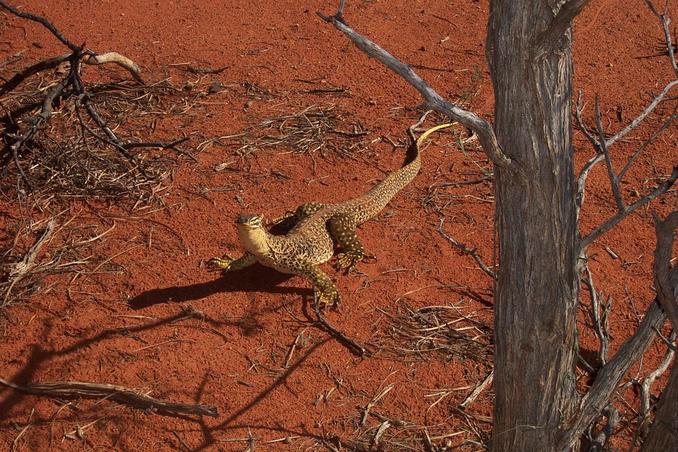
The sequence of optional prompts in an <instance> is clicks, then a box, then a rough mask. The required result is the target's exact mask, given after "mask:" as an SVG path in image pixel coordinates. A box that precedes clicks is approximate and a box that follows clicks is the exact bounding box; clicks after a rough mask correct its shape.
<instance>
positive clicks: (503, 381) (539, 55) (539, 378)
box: [318, 0, 678, 452]
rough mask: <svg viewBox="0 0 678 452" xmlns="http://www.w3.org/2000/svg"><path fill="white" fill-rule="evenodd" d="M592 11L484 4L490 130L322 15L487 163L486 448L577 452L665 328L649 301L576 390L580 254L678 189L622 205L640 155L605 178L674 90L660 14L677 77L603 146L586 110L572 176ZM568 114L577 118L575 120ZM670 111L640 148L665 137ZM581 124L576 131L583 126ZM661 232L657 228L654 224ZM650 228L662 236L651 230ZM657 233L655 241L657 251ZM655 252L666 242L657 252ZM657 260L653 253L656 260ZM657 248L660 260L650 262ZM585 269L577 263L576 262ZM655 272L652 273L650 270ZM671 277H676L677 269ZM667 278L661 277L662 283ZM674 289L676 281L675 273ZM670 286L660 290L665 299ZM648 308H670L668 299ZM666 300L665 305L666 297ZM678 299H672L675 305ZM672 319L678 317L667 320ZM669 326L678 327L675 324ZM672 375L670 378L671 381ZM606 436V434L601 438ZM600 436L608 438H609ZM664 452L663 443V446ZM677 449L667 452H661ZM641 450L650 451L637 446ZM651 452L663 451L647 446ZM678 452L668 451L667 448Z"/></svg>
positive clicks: (551, 4)
mask: <svg viewBox="0 0 678 452" xmlns="http://www.w3.org/2000/svg"><path fill="white" fill-rule="evenodd" d="M588 2H589V0H547V1H544V0H492V1H490V20H489V24H488V35H487V59H488V63H489V66H490V73H491V76H492V82H493V85H494V93H495V123H494V124H491V123H490V122H488V121H487V120H485V119H483V118H481V117H479V116H478V115H476V114H474V113H473V112H470V111H467V110H465V109H464V108H462V107H460V106H457V105H454V104H453V103H450V102H449V101H447V100H445V99H444V98H442V97H441V96H440V95H439V94H438V93H437V92H435V90H433V89H432V88H431V87H430V86H429V85H428V84H427V83H426V82H425V81H424V80H423V79H422V78H421V77H419V76H418V75H417V74H416V73H415V72H414V71H413V70H412V68H411V67H409V66H408V65H406V64H404V63H402V62H401V61H400V60H398V59H397V58H395V57H394V56H393V55H391V54H389V53H388V52H387V51H386V50H384V49H382V48H381V47H380V46H379V45H378V44H376V43H374V42H372V41H370V40H369V39H368V38H365V37H364V36H362V35H360V34H359V33H357V32H356V31H355V30H353V29H352V28H351V27H350V26H349V25H348V23H347V22H346V20H345V19H344V17H343V10H344V3H345V2H344V0H340V2H339V8H338V10H337V13H336V14H335V15H333V16H325V15H323V14H322V13H318V14H319V16H320V17H321V18H322V19H323V20H325V21H327V22H329V23H331V24H333V25H334V26H335V27H336V28H337V29H338V30H340V31H341V32H342V33H344V34H345V35H346V36H348V37H349V38H350V39H351V40H352V41H353V42H354V43H355V44H356V45H357V46H358V47H359V48H360V49H361V50H362V51H364V52H365V53H367V54H368V55H369V56H371V57H373V58H376V59H377V60H379V61H380V62H381V63H382V64H384V65H386V66H387V67H389V68H390V69H391V70H393V71H394V72H396V73H397V74H399V75H400V76H401V77H403V78H404V79H405V80H407V81H408V82H409V83H410V84H411V85H412V86H413V87H414V88H416V89H417V91H419V93H420V94H421V95H422V97H423V98H424V100H425V102H426V105H427V106H428V107H430V108H432V109H435V110H437V111H439V112H441V113H444V114H446V115H448V116H449V117H450V118H452V119H453V120H455V121H458V122H459V123H461V124H464V125H465V126H467V127H469V128H471V129H472V130H473V131H474V132H475V133H477V135H478V139H479V141H480V143H481V145H482V146H483V149H484V150H485V152H486V154H487V156H488V158H490V160H491V161H492V162H493V163H494V164H495V172H496V183H495V189H496V200H497V205H496V217H497V228H498V237H499V262H500V269H499V272H498V275H497V279H496V285H495V305H494V306H495V357H494V359H495V368H494V369H495V372H494V389H495V408H494V426H493V427H494V428H493V432H492V450H494V451H501V452H504V451H537V450H538V451H542V450H558V451H561V450H571V449H577V448H578V443H579V440H580V438H581V437H582V435H583V434H584V432H585V431H586V430H587V428H589V426H591V425H592V424H594V423H595V422H596V420H597V419H598V418H599V416H600V415H601V413H603V411H604V410H605V408H606V407H607V406H608V405H609V404H610V401H611V398H612V396H613V394H614V392H615V390H616V388H617V386H618V384H619V382H620V381H621V379H622V378H623V376H624V375H625V374H626V373H627V372H628V370H629V368H630V367H631V365H632V364H633V363H634V362H636V361H637V360H638V359H639V358H640V357H641V356H642V354H643V353H644V351H645V350H646V348H647V347H648V346H649V345H650V344H651V343H652V341H653V340H654V338H655V336H656V331H657V330H658V329H660V328H661V326H662V325H663V324H664V322H665V319H666V313H665V312H664V311H663V310H662V308H660V307H659V304H658V302H654V303H651V304H650V305H649V307H648V309H647V311H646V313H645V316H644V318H643V320H642V321H641V322H640V324H639V325H638V328H637V330H636V331H635V333H634V334H633V335H632V336H631V337H630V338H629V339H627V340H626V341H625V342H624V343H623V344H621V346H620V347H619V349H618V351H617V353H615V355H614V356H613V357H612V359H610V360H609V361H608V362H607V363H606V364H605V365H604V366H603V367H601V368H600V369H598V372H597V375H596V378H595V380H594V381H593V383H592V384H591V387H590V388H589V390H588V391H587V392H586V393H584V394H582V395H580V394H579V393H578V392H577V390H576V387H575V365H576V360H577V357H578V353H577V328H576V322H575V320H576V313H577V309H578V302H579V278H580V274H579V272H578V270H580V267H581V268H583V267H585V266H580V265H579V263H580V262H578V259H584V258H585V257H586V247H587V246H588V245H589V244H590V243H591V242H592V241H593V240H595V239H596V238H598V237H600V236H601V235H602V234H604V233H605V232H607V231H608V230H610V229H611V228H613V227H614V226H615V225H616V224H617V223H619V221H621V220H622V219H623V218H625V217H626V216H627V215H629V214H631V213H632V212H633V211H635V210H636V209H638V208H639V207H641V206H643V205H646V204H647V203H649V202H650V201H651V200H652V199H654V198H656V197H657V196H659V195H661V194H663V193H666V192H667V190H668V189H669V188H671V187H672V185H673V184H674V183H675V181H676V180H677V179H678V166H674V169H673V172H672V174H671V176H669V178H668V179H666V180H665V181H664V182H663V183H662V184H659V185H658V186H657V188H655V189H654V190H652V191H651V192H649V193H647V194H646V195H645V196H643V197H642V198H641V199H639V200H637V201H635V202H633V203H632V204H629V205H626V204H625V202H624V200H623V196H622V195H621V193H620V191H619V181H620V179H621V178H622V175H623V173H624V172H625V171H626V169H627V168H628V166H629V165H631V163H632V162H633V160H634V159H635V157H636V155H637V153H638V152H640V151H642V150H643V149H644V147H645V144H643V145H641V146H640V148H638V150H637V153H636V154H634V156H633V157H631V158H630V159H629V161H628V162H627V165H626V166H625V167H624V169H623V170H622V171H621V172H620V174H615V172H614V168H612V166H611V164H610V162H609V160H608V158H609V157H608V155H609V154H608V153H607V149H608V147H609V146H610V145H612V144H613V143H614V142H615V141H617V140H618V139H620V138H621V137H623V136H624V135H626V134H627V133H628V132H630V131H631V130H633V129H634V128H635V127H636V126H637V125H638V124H639V123H641V122H642V121H643V120H644V118H646V117H647V115H648V114H650V113H651V112H652V111H653V110H654V108H655V107H656V106H657V105H658V104H659V103H661V102H662V101H663V100H664V99H666V98H667V97H666V96H667V94H668V93H669V92H670V91H671V89H673V88H674V87H676V86H678V64H676V60H675V57H674V52H673V46H672V41H671V35H670V33H669V28H668V26H669V20H668V15H667V13H666V11H664V12H663V13H659V12H658V11H657V10H656V9H655V8H654V6H653V5H652V3H651V2H650V1H649V0H646V3H647V5H648V7H649V8H650V10H651V11H652V12H653V13H654V14H655V15H656V16H657V17H658V18H659V19H660V22H661V24H662V27H663V29H664V35H665V39H666V45H667V54H668V56H669V60H670V62H671V66H672V68H673V70H674V72H675V75H676V78H675V79H674V80H671V81H669V82H668V83H667V85H666V86H665V88H664V89H663V90H662V92H661V93H660V94H658V95H657V96H656V97H655V99H654V100H653V101H652V102H651V103H650V104H649V105H648V106H647V107H646V108H645V109H644V110H643V111H642V112H641V113H640V114H639V115H638V117H636V118H635V119H634V120H633V121H631V122H630V123H629V124H628V125H627V126H626V127H625V128H624V129H622V130H621V131H619V132H617V133H616V134H615V135H614V136H612V137H610V138H606V136H605V133H604V130H603V129H602V125H601V121H600V113H599V110H598V109H596V119H597V129H598V132H599V136H598V138H596V137H595V136H593V135H592V134H591V132H590V131H588V130H587V129H586V127H585V126H583V123H582V125H580V128H583V129H584V130H583V132H584V134H585V135H586V136H587V138H588V139H589V141H591V143H592V144H593V147H594V149H595V150H596V155H594V157H593V158H592V159H591V160H590V161H589V162H588V163H587V164H586V165H585V167H584V168H583V169H582V172H581V173H580V176H579V177H575V174H574V167H573V149H572V124H571V117H572V105H571V104H572V42H571V37H572V35H571V30H570V27H571V24H572V20H573V19H574V18H575V17H576V16H577V15H578V14H579V13H580V12H581V11H582V9H583V8H584V7H585V6H586V4H587V3H588ZM580 113H581V111H580V109H579V108H578V109H577V118H578V120H579V118H580ZM677 118H678V116H677V115H676V114H675V113H674V114H673V115H670V117H669V118H667V119H666V120H665V122H664V123H663V125H662V126H661V127H660V128H659V129H658V130H657V131H656V132H655V134H653V137H654V138H652V137H651V138H650V139H649V141H647V142H646V143H649V142H651V141H652V140H654V139H655V138H656V135H657V134H659V133H661V131H663V130H665V129H666V128H667V127H669V126H670V125H671V124H672V123H673V122H674V121H675V120H676V119H677ZM580 122H581V121H580ZM603 160H605V161H606V164H607V166H608V175H609V177H610V182H611V185H612V189H613V192H614V194H615V201H616V203H617V208H618V211H617V213H616V214H615V215H614V216H612V217H611V218H610V219H608V220H607V221H605V222H604V223H603V224H601V225H600V226H598V227H597V228H596V229H594V230H593V231H592V232H590V233H589V234H588V235H587V236H585V237H583V238H581V237H580V236H579V231H578V224H577V215H578V208H579V205H578V203H582V202H583V199H584V188H585V181H586V176H587V174H588V173H589V171H590V170H591V168H593V166H595V165H596V164H597V163H599V162H601V161H603ZM676 216H678V214H676V213H674V214H671V218H673V220H671V224H672V225H673V226H672V227H673V229H671V231H669V232H664V233H662V234H659V232H658V236H657V237H658V246H657V253H656V256H661V259H658V258H656V262H660V261H661V262H663V263H664V264H663V266H659V267H657V266H656V268H661V269H662V271H663V272H664V274H666V273H667V272H668V271H669V268H670V262H669V261H670V258H667V254H666V253H668V256H669V257H670V252H671V244H670V243H669V244H668V245H666V243H668V240H669V238H671V237H672V235H671V234H673V230H674V229H676V227H678V225H676V223H678V219H677V218H675V217H676ZM662 224H665V223H662ZM667 227H668V226H667ZM658 231H659V229H658ZM660 236H661V237H662V239H661V240H660ZM660 242H666V243H664V244H663V245H662V243H660ZM661 250H663V251H661ZM660 251H661V252H660ZM582 262H583V261H582ZM655 271H656V270H655ZM674 273H675V272H674ZM660 279H661V281H666V279H667V278H666V277H662V278H660ZM675 279H678V276H676V278H675ZM655 285H657V286H662V287H664V289H662V291H661V293H664V292H667V291H669V290H674V291H676V290H678V282H676V281H674V279H672V282H671V283H668V282H666V283H663V285H660V284H658V283H656V284H655ZM668 288H670V289H668ZM660 295H661V294H660V293H659V292H658V300H659V301H661V302H662V307H663V308H664V309H666V306H668V305H667V303H665V302H664V299H665V298H669V297H668V296H666V295H665V294H664V295H663V296H660ZM674 298H675V295H674ZM673 302H674V301H672V303H673ZM675 314H676V318H677V319H678V307H676V310H675ZM674 323H675V324H676V325H678V320H676V322H674ZM675 373H677V372H675V369H674V374H675ZM677 380H678V379H677V378H675V376H673V375H672V378H671V381H670V386H671V387H669V388H667V390H666V391H665V395H664V397H662V400H667V402H663V401H662V406H661V407H660V409H659V411H658V414H657V421H658V422H660V423H661V424H662V425H664V426H667V428H664V429H663V430H662V429H660V428H659V427H658V426H657V428H656V429H655V430H653V432H655V431H656V432H658V433H659V434H660V435H663V436H664V437H665V438H664V439H662V441H664V442H662V443H658V444H662V445H669V446H668V447H669V448H668V449H665V450H674V449H675V448H676V447H677V446H678V444H677V443H678V437H677V436H676V435H673V436H671V430H670V429H671V428H673V429H674V430H673V431H674V432H675V425H674V424H673V423H675V422H678V421H676V414H675V400H676V397H678V388H677V387H676V386H675V385H676V384H678V381H677ZM606 435H607V434H606ZM606 435H604V436H606ZM662 447H663V446H662ZM671 448H673V449H671ZM646 450H651V449H647V448H646ZM657 450H660V449H657ZM676 450H678V449H676Z"/></svg>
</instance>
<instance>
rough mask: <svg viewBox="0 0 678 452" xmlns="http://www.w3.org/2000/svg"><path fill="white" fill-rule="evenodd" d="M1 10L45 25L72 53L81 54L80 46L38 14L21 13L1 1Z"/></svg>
mask: <svg viewBox="0 0 678 452" xmlns="http://www.w3.org/2000/svg"><path fill="white" fill-rule="evenodd" d="M0 8H3V9H6V10H7V11H9V12H10V13H12V14H14V15H15V16H19V17H21V18H22V19H28V20H32V21H33V22H38V23H39V24H41V25H43V26H44V27H45V28H47V29H48V30H49V31H50V32H51V33H52V34H53V35H54V36H55V37H56V38H57V39H58V40H59V41H61V42H62V43H63V44H64V45H65V46H66V47H68V48H69V49H71V51H73V52H75V53H78V52H80V50H81V49H80V46H77V45H75V44H73V43H72V42H71V41H69V40H68V39H66V37H65V36H64V35H63V34H62V33H61V32H60V31H59V30H58V29H57V28H56V27H55V26H54V25H53V24H52V23H51V22H50V21H48V20H47V19H45V18H44V17H42V16H38V15H37V14H31V13H27V12H23V11H19V10H18V9H16V8H14V7H12V6H10V5H8V4H7V3H5V2H4V1H0Z"/></svg>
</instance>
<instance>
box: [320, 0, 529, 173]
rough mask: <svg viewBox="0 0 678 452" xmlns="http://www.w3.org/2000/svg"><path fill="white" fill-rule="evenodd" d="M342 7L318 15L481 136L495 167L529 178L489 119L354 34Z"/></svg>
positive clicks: (434, 105)
mask: <svg viewBox="0 0 678 452" xmlns="http://www.w3.org/2000/svg"><path fill="white" fill-rule="evenodd" d="M343 8H344V2H343V0H342V1H340V3H339V8H338V10H337V12H336V14H335V15H334V16H326V15H324V14H322V13H320V12H317V13H316V14H317V15H318V16H319V17H320V18H321V19H322V20H324V21H325V22H327V23H330V24H332V25H334V27H335V28H336V29H338V30H339V31H341V32H342V33H344V34H345V35H346V36H347V37H348V38H349V39H350V40H351V41H353V43H354V44H355V45H356V46H357V47H358V48H359V49H360V50H362V51H363V52H365V53H366V54H367V55H368V56H370V57H373V58H375V59H377V61H379V62H380V63H382V64H384V65H385V66H387V67H388V68H389V69H391V70H392V71H394V72H395V73H397V74H398V75H400V76H401V77H402V78H403V79H405V81H407V82H408V83H409V84H410V85H412V86H413V87H414V88H415V89H416V90H417V91H418V92H419V93H420V94H421V96H422V97H423V98H424V100H425V101H426V104H427V106H428V107H429V108H432V109H434V110H436V111H438V112H440V113H443V114H446V115H448V116H449V117H451V118H452V119H453V120H455V121H457V122H459V123H461V124H463V125H464V126H465V127H467V128H469V129H471V130H473V131H474V132H475V133H476V134H477V135H478V140H479V141H480V144H481V145H482V147H483V149H484V150H485V153H486V154H487V156H488V157H489V158H490V160H492V162H493V163H494V164H495V165H497V166H499V167H501V168H505V169H508V170H510V171H512V172H513V173H516V174H518V175H520V176H521V178H522V179H526V178H527V176H526V175H525V174H524V171H523V169H522V168H521V167H520V165H518V163H517V162H515V161H514V160H512V159H511V158H509V157H508V156H507V155H505V154H504V152H503V151H502V150H501V148H500V146H499V143H498V141H497V137H496V135H495V133H494V129H493V127H492V125H491V124H490V123H489V122H488V121H487V120H485V119H483V118H481V117H479V116H478V115H476V114H475V113H473V112H470V111H468V110H465V109H463V108H461V107H459V106H457V105H455V104H453V103H451V102H448V101H447V100H445V99H444V98H442V97H441V96H440V95H439V94H438V93H437V92H436V91H435V90H433V88H431V87H430V86H429V85H428V84H427V83H426V82H425V81H424V80H423V79H422V78H421V77H420V76H419V75H417V74H416V73H415V72H414V71H413V70H412V68H411V67H410V66H408V65H407V64H404V63H402V62H401V61H400V60H398V59H397V58H395V57H394V56H393V55H391V54H390V53H388V52H387V51H386V50H384V49H382V48H381V47H380V46H379V45H377V44H376V43H375V42H373V41H371V40H369V39H368V38H365V37H364V36H362V35H360V34H359V33H357V32H356V31H354V30H353V29H352V28H351V27H349V26H348V25H347V23H346V21H345V20H344V17H343Z"/></svg>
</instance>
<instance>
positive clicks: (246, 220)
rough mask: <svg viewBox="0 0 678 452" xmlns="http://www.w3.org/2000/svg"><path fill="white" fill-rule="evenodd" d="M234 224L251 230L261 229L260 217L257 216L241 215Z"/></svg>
mask: <svg viewBox="0 0 678 452" xmlns="http://www.w3.org/2000/svg"><path fill="white" fill-rule="evenodd" d="M235 222H236V224H242V225H245V226H249V227H251V228H259V227H261V223H262V221H261V217H260V216H259V215H249V214H242V215H240V216H239V217H238V219H237V220H235Z"/></svg>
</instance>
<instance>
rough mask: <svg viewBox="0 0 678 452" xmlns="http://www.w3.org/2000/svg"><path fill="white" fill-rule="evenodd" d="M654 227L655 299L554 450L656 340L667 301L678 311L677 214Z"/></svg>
mask: <svg viewBox="0 0 678 452" xmlns="http://www.w3.org/2000/svg"><path fill="white" fill-rule="evenodd" d="M656 225H657V227H656V232H657V247H656V249H655V262H654V273H655V284H656V285H657V297H656V299H655V301H654V302H653V303H651V304H650V306H649V307H648V309H647V311H646V312H645V317H644V318H643V320H642V322H641V323H640V325H639V326H638V329H637V330H636V332H635V333H634V335H633V336H631V337H630V338H629V339H627V340H626V342H624V343H623V344H622V346H621V347H620V348H619V351H618V352H617V353H616V354H615V355H614V357H613V358H612V359H611V360H610V361H609V362H608V363H607V364H606V365H605V366H603V367H602V368H601V369H600V371H599V372H598V376H597V377H596V379H595V381H594V382H593V384H592V385H591V388H590V389H589V391H588V392H587V393H586V395H585V396H584V397H583V399H582V402H581V406H580V410H579V412H578V413H577V415H576V416H575V418H574V419H573V420H572V422H571V424H570V426H569V428H568V429H567V430H566V431H565V432H564V433H563V436H562V438H561V441H560V442H559V444H558V447H556V448H555V450H566V449H569V448H570V447H571V445H572V444H574V442H575V441H577V439H578V438H579V437H580V436H581V434H582V433H583V432H584V430H585V429H586V428H587V427H588V426H589V425H590V424H591V423H592V422H593V421H594V420H595V419H596V418H597V417H598V416H599V415H600V413H601V412H602V410H603V409H604V408H605V406H607V404H609V400H610V397H611V396H612V393H613V392H614V391H615V390H616V388H617V385H618V384H619V382H620V381H621V379H622V378H623V377H624V375H625V374H626V372H627V371H628V370H629V368H630V367H631V365H632V364H633V363H634V362H636V361H637V360H638V359H639V358H640V357H641V356H642V355H643V353H644V352H645V349H646V348H647V347H648V346H649V345H650V344H651V343H652V340H654V338H655V337H656V335H657V331H658V330H660V329H661V327H662V325H663V324H664V321H665V320H666V317H667V313H669V316H671V315H674V314H671V313H670V312H669V310H668V309H667V308H666V307H665V305H666V306H668V304H667V303H666V301H667V300H668V301H671V305H672V308H673V309H674V310H676V309H678V307H676V303H675V299H676V296H677V295H678V267H675V268H673V269H671V267H670V265H671V264H670V259H671V250H672V247H673V232H674V230H675V229H676V228H678V211H675V212H673V213H671V214H670V215H669V216H668V217H667V219H666V220H663V221H662V220H659V219H656ZM674 312H675V311H674ZM672 321H673V318H672ZM674 328H675V326H674Z"/></svg>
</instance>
